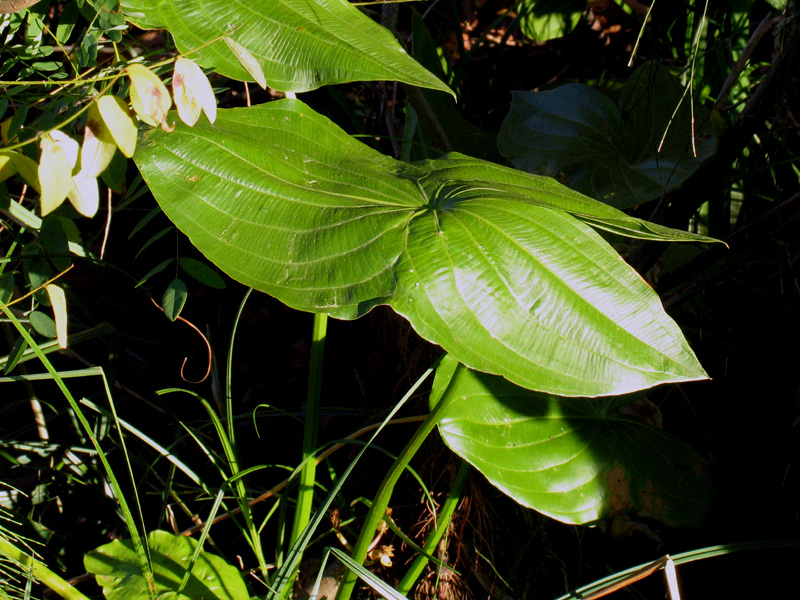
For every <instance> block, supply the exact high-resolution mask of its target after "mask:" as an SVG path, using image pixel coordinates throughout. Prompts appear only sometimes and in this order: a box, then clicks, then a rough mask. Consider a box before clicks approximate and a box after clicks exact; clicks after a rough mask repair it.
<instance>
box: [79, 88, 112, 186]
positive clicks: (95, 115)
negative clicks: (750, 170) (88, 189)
mask: <svg viewBox="0 0 800 600" xmlns="http://www.w3.org/2000/svg"><path fill="white" fill-rule="evenodd" d="M116 151H117V146H116V144H115V143H114V137H113V136H112V135H111V131H109V129H108V127H106V124H105V122H104V121H103V117H102V116H101V115H100V111H99V110H98V109H97V103H96V102H95V103H93V104H92V105H91V106H90V107H89V111H88V113H87V116H86V127H85V128H84V133H83V146H81V171H83V172H85V173H86V174H87V175H88V176H90V177H97V176H98V175H100V173H102V172H103V171H105V169H106V167H107V166H108V165H109V163H110V162H111V159H112V158H113V157H114V153H115V152H116Z"/></svg>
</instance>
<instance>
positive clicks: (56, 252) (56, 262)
mask: <svg viewBox="0 0 800 600" xmlns="http://www.w3.org/2000/svg"><path fill="white" fill-rule="evenodd" d="M65 220H66V219H65ZM39 241H40V242H41V243H42V246H44V249H45V252H47V254H48V257H49V258H50V260H51V261H53V266H54V267H55V268H56V269H58V270H59V271H63V270H64V269H66V268H68V267H69V265H70V264H71V263H72V259H71V258H70V254H69V240H68V238H67V232H66V230H65V228H64V224H63V221H62V217H58V216H56V215H47V216H46V217H45V218H44V219H42V227H41V229H40V230H39Z"/></svg>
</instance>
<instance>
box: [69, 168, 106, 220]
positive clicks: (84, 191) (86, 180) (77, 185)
mask: <svg viewBox="0 0 800 600" xmlns="http://www.w3.org/2000/svg"><path fill="white" fill-rule="evenodd" d="M67 196H68V197H69V201H70V202H72V205H73V206H74V207H75V209H76V210H77V211H78V212H79V213H81V214H82V215H83V216H84V217H93V216H94V215H95V214H96V213H97V209H98V208H99V207H100V190H99V188H98V185H97V177H91V176H89V175H87V174H86V173H84V172H83V171H81V172H80V173H78V174H77V175H75V177H73V178H72V187H71V188H70V190H69V192H68V194H67Z"/></svg>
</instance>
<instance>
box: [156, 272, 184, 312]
mask: <svg viewBox="0 0 800 600" xmlns="http://www.w3.org/2000/svg"><path fill="white" fill-rule="evenodd" d="M187 296H188V290H187V288H186V284H185V283H184V282H183V281H182V280H181V279H174V280H173V281H172V283H170V284H169V285H168V286H167V289H166V290H165V291H164V297H163V298H162V299H161V306H162V307H163V308H164V314H165V315H167V318H168V319H169V320H170V321H174V320H175V319H177V318H178V315H180V314H181V311H182V310H183V307H184V305H185V304H186V297H187Z"/></svg>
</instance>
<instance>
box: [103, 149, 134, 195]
mask: <svg viewBox="0 0 800 600" xmlns="http://www.w3.org/2000/svg"><path fill="white" fill-rule="evenodd" d="M127 171H128V159H127V158H125V155H124V154H122V153H121V152H115V153H114V156H112V157H111V162H110V163H109V165H108V167H107V168H106V170H105V171H103V172H102V173H101V174H100V179H101V180H102V181H103V183H105V184H106V185H107V186H108V187H110V188H111V189H112V190H113V191H114V192H116V193H117V194H124V193H125V174H126V173H127Z"/></svg>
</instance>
